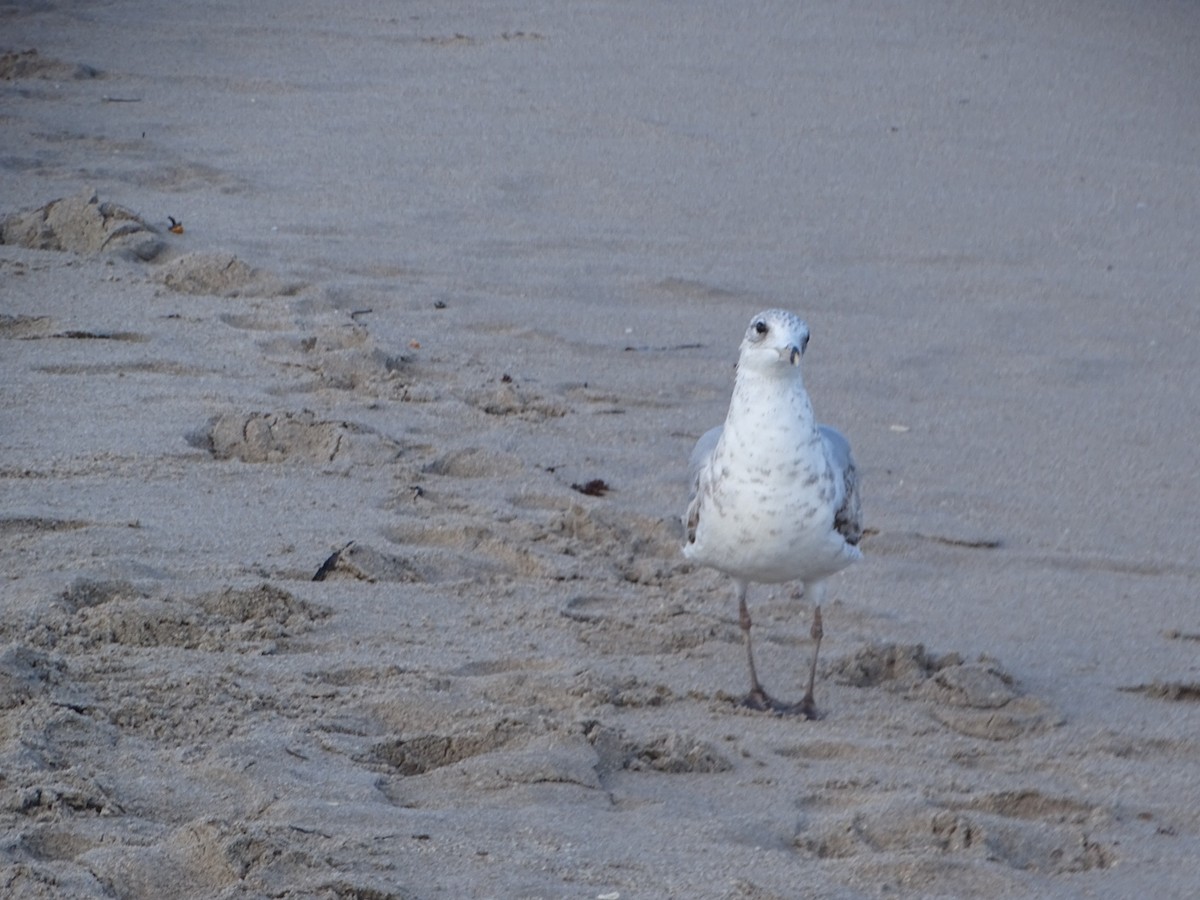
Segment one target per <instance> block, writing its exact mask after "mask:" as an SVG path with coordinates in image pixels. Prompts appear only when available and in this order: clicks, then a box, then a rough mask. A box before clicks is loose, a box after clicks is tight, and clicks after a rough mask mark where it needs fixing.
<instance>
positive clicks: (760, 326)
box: [754, 319, 771, 335]
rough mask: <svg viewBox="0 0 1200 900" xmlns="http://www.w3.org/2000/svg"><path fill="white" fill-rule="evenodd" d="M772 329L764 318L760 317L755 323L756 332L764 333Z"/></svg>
mask: <svg viewBox="0 0 1200 900" xmlns="http://www.w3.org/2000/svg"><path fill="white" fill-rule="evenodd" d="M770 330H771V329H770V328H768V327H767V323H766V322H764V321H763V320H762V319H759V320H758V321H757V322H755V323H754V332H755V334H759V335H763V334H766V333H767V332H768V331H770Z"/></svg>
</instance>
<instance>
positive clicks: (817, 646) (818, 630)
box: [796, 606, 825, 719]
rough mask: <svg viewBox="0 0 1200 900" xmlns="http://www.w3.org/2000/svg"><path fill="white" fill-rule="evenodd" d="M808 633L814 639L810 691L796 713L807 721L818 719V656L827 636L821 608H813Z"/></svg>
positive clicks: (809, 681) (797, 706)
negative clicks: (815, 698) (815, 689)
mask: <svg viewBox="0 0 1200 900" xmlns="http://www.w3.org/2000/svg"><path fill="white" fill-rule="evenodd" d="M808 633H809V634H810V635H811V636H812V639H813V658H812V668H811V669H809V670H808V690H807V691H805V692H804V696H803V697H802V698H801V699H800V702H799V703H797V704H796V712H797V713H799V714H800V715H802V716H804V718H806V719H815V718H817V701H816V700H814V699H813V687H814V686H815V685H816V683H817V654H818V653H819V652H820V650H821V638H823V637H824V636H825V629H824V628H823V627H822V626H821V607H819V606H814V607H813V621H812V628H811V629H810V630H809V632H808Z"/></svg>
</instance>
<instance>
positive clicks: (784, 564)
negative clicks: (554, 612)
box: [683, 309, 863, 719]
mask: <svg viewBox="0 0 1200 900" xmlns="http://www.w3.org/2000/svg"><path fill="white" fill-rule="evenodd" d="M808 334H809V332H808V325H807V324H806V323H805V322H804V320H802V319H800V318H799V317H798V316H796V315H794V314H793V313H790V312H787V311H786V310H782V309H769V310H767V311H766V312H761V313H759V314H758V315H756V316H755V317H754V318H753V319H751V320H750V326H749V327H748V328H747V329H746V336H745V338H744V339H743V340H742V345H741V352H740V355H739V357H738V363H737V376H736V378H735V380H734V384H733V396H732V398H731V399H730V401H729V412H728V414H727V415H726V417H725V424H724V425H723V426H717V427H716V428H713V429H711V430H710V431H708V432H706V433H705V434H704V435H703V436H702V437H701V438H700V440H699V441H697V442H696V448H695V449H694V450H693V451H692V456H691V463H690V466H689V475H690V480H691V489H692V493H691V500H690V502H689V503H688V508H687V513H686V514H685V516H684V520H683V524H684V529H685V532H686V543H685V544H684V546H683V555H684V556H685V557H687V558H688V559H690V560H692V561H693V562H696V563H699V564H700V565H704V566H709V567H711V568H714V569H716V570H718V571H720V572H724V573H725V574H726V575H729V576H730V577H731V578H733V585H734V589H735V591H736V594H737V602H738V621H739V624H740V625H741V629H742V639H743V642H744V643H745V645H746V661H747V662H748V664H749V666H750V693H749V694H748V695H747V696H746V698H745V700H744V701H743V702H744V704H745V705H746V706H748V707H750V708H752V709H757V710H763V711H770V712H773V713H776V714H779V715H800V716H803V717H805V718H808V719H814V718H816V717H817V707H816V702H815V701H814V699H813V685H814V682H815V681H816V677H817V652H818V651H819V650H820V648H821V638H822V637H823V635H824V631H823V627H822V624H821V603H822V600H823V599H824V596H825V580H826V579H827V578H828V577H829V576H830V575H833V574H834V573H835V572H839V571H841V570H842V569H844V568H846V567H847V566H848V565H850V564H851V563H853V562H855V561H857V560H859V559H861V558H862V553H861V551H860V550H859V549H858V542H859V540H860V539H861V538H862V533H863V529H862V514H861V507H860V502H859V492H858V471H857V469H856V468H855V465H854V458H853V457H852V456H851V455H850V443H849V442H848V441H847V440H846V438H845V437H843V436H842V434H841V433H840V432H838V431H837V430H836V429H834V428H831V427H829V426H828V425H818V424H817V422H816V420H815V419H814V417H813V408H812V403H811V402H810V401H809V398H808V393H807V392H806V391H805V390H804V380H803V378H802V377H801V372H800V360H801V358H802V357H803V356H804V351H805V348H806V347H807V346H808ZM787 581H801V582H803V583H804V592H805V594H806V595H807V596H808V597H809V598H810V599H811V601H812V603H813V623H812V628H811V635H812V638H813V642H814V646H813V657H812V668H811V669H810V670H809V675H808V691H807V693H805V695H804V697H803V698H802V699H801V700H800V701H799V702H798V703H791V704H788V703H781V702H779V701H777V700H775V699H773V698H772V697H770V696H769V695H768V694H767V692H766V691H764V690H763V688H762V685H761V684H759V681H758V674H757V672H756V670H755V668H754V650H753V647H752V646H751V642H750V626H751V624H752V623H751V620H750V612H749V610H748V609H747V607H746V591H747V589H748V588H749V586H750V583H751V582H758V583H761V584H782V583H783V582H787Z"/></svg>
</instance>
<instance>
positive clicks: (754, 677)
mask: <svg viewBox="0 0 1200 900" xmlns="http://www.w3.org/2000/svg"><path fill="white" fill-rule="evenodd" d="M736 586H737V598H738V624H740V625H741V626H742V641H743V643H745V645H746V663H747V664H748V665H749V667H750V693H749V694H747V695H746V701H745V702H746V705H747V706H749V707H751V708H752V709H771V707H772V702H771V698H770V697H768V696H767V692H766V691H764V690H763V689H762V685H761V684H759V683H758V672H757V671H755V669H754V648H753V646H752V645H751V642H750V626H751V625H752V624H754V623H753V622H751V621H750V610H749V609H747V608H746V589H747V588H748V587H749V585H748V584H747V583H746V582H744V581H738V582H737V585H736Z"/></svg>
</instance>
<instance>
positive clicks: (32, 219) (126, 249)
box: [0, 188, 166, 261]
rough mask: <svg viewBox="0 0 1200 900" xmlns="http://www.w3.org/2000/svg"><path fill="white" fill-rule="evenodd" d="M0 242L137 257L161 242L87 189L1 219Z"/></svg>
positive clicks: (150, 255)
mask: <svg viewBox="0 0 1200 900" xmlns="http://www.w3.org/2000/svg"><path fill="white" fill-rule="evenodd" d="M0 244H16V245H18V246H21V247H28V248H30V249H32V250H63V251H67V252H70V253H79V254H83V255H85V256H94V255H96V254H99V253H111V254H114V255H116V256H120V257H123V258H125V259H133V260H142V261H147V260H151V259H154V258H155V257H156V256H158V255H159V254H160V253H161V252H162V251H163V248H164V247H165V246H166V244H165V242H164V241H163V239H162V238H161V237H159V235H158V233H157V231H156V230H155V228H154V226H153V225H150V224H149V223H147V222H146V221H145V220H143V219H142V218H140V217H139V216H138V215H137V214H136V213H134V212H133V211H132V210H128V209H126V208H125V207H123V206H119V205H117V204H116V203H109V202H101V201H100V199H99V197H97V196H96V193H95V191H93V190H91V189H90V188H86V189H84V190H82V191H80V192H79V193H77V194H75V195H73V196H70V197H64V198H62V199H60V200H52V201H51V202H49V203H47V204H46V205H45V206H42V207H39V208H37V209H35V210H32V211H29V212H20V213H14V214H12V215H10V216H8V217H6V218H5V219H4V220H3V221H2V222H0Z"/></svg>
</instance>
